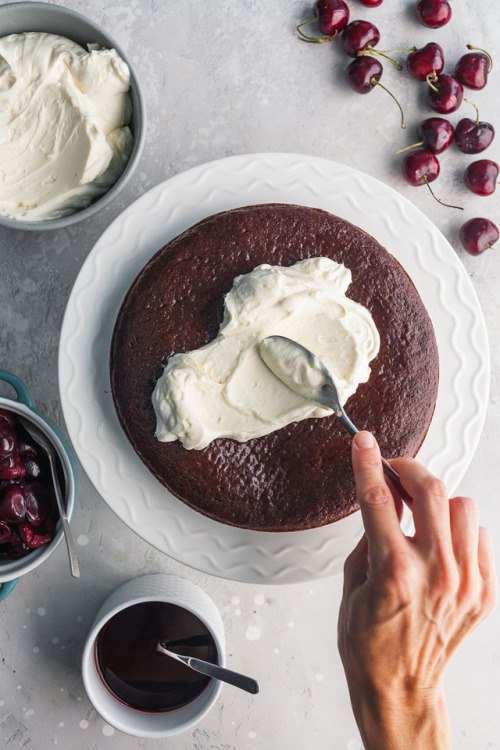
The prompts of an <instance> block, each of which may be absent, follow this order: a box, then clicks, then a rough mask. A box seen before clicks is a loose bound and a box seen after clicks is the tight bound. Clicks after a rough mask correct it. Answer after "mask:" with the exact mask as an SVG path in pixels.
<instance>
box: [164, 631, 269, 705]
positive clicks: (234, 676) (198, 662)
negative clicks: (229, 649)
mask: <svg viewBox="0 0 500 750" xmlns="http://www.w3.org/2000/svg"><path fill="white" fill-rule="evenodd" d="M167 645H169V644H166V643H165V642H164V641H158V643H157V644H156V650H157V651H158V652H159V653H160V654H166V655H167V656H170V657H171V658H172V659H176V660H177V661H180V662H182V663H183V664H185V665H186V666H187V667H189V668H190V669H194V671H195V672H200V674H204V675H206V676H207V677H214V678H215V679H216V680H220V681H221V682H227V683H228V684H229V685H234V687H237V688H241V689H242V690H246V691H247V693H253V694H254V695H255V694H256V693H258V692H259V689H260V688H259V683H258V682H257V680H253V679H252V678H251V677H246V676H245V675H243V674H240V673H239V672H233V671H232V670H230V669H225V668H224V667H219V665H218V664H212V663H211V662H208V661H203V660H202V659H196V658H195V657H194V656H182V655H181V654H176V653H175V652H174V651H170V650H169V649H168V648H166V646H167Z"/></svg>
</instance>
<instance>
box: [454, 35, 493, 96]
mask: <svg viewBox="0 0 500 750" xmlns="http://www.w3.org/2000/svg"><path fill="white" fill-rule="evenodd" d="M467 47H468V49H472V50H477V52H468V53H467V54H466V55H462V57H461V58H460V60H459V61H458V62H457V65H456V67H455V78H458V80H459V81H460V83H461V84H462V85H463V86H466V87H467V88H468V89H475V90H479V89H484V87H485V86H486V84H487V82H488V73H489V72H490V70H491V66H492V64H493V61H492V59H491V55H489V54H488V52H485V51H484V50H480V49H478V47H473V46H472V45H471V44H468V45H467Z"/></svg>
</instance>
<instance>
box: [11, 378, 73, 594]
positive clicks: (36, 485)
mask: <svg viewBox="0 0 500 750" xmlns="http://www.w3.org/2000/svg"><path fill="white" fill-rule="evenodd" d="M0 381H4V382H6V383H8V384H9V385H11V386H12V387H13V388H14V390H15V392H16V396H17V398H16V399H11V398H6V397H0V600H2V599H4V598H5V597H6V596H7V594H9V593H10V592H11V591H12V589H13V588H14V586H15V584H16V583H17V580H18V579H19V577H20V576H22V575H25V574H26V573H29V572H30V571H31V570H33V569H34V568H36V567H37V566H38V565H40V564H41V563H42V562H43V561H44V560H45V559H46V558H47V557H48V556H49V555H50V554H51V553H52V552H53V551H54V550H55V548H56V547H57V545H58V544H59V542H60V541H61V539H62V538H63V530H62V527H61V523H60V521H59V512H58V510H57V502H56V498H55V493H54V484H53V480H52V473H51V470H50V464H49V460H48V457H47V455H46V453H45V451H44V450H43V448H42V447H41V446H39V445H38V443H36V441H35V440H34V439H33V438H32V437H31V436H30V435H29V434H28V432H27V431H26V430H25V429H24V427H23V425H22V424H21V422H20V419H19V417H23V418H24V419H27V420H29V421H30V422H32V423H33V424H34V425H35V426H37V427H38V428H40V429H41V430H43V432H44V434H45V435H46V436H47V438H48V439H49V440H50V442H51V443H52V445H53V446H54V448H55V450H56V454H57V472H58V479H59V484H60V486H61V490H62V494H63V499H64V501H65V505H66V508H67V512H68V517H69V518H71V515H72V513H73V509H74V505H75V498H76V476H77V474H76V463H75V458H74V455H73V452H72V450H71V448H70V447H69V446H68V445H67V444H66V443H65V441H64V438H63V437H62V435H61V434H60V433H59V431H58V429H57V427H55V425H53V424H52V423H51V422H50V421H49V420H48V419H47V418H46V417H44V416H42V415H41V414H39V412H38V411H37V410H36V408H35V404H34V402H33V399H32V397H31V394H30V392H29V391H28V389H27V388H26V386H25V384H24V383H23V382H22V380H20V379H19V378H18V377H16V376H15V375H13V374H12V373H10V372H7V371H6V370H0Z"/></svg>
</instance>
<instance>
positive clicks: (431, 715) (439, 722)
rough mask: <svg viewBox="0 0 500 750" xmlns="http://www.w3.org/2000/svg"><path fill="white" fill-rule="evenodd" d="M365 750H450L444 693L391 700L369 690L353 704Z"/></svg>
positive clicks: (440, 690) (434, 692)
mask: <svg viewBox="0 0 500 750" xmlns="http://www.w3.org/2000/svg"><path fill="white" fill-rule="evenodd" d="M352 703H353V710H354V715H355V717H356V721H357V724H358V727H359V730H360V733H361V736H362V739H363V742H364V746H365V750H407V749H408V748H412V750H429V748H433V750H450V748H451V742H450V731H449V719H448V711H447V708H446V701H445V697H444V691H443V690H442V688H441V689H439V690H437V691H432V692H421V693H418V694H415V693H413V694H411V695H405V694H404V691H402V692H399V693H397V694H394V695H392V696H389V695H388V694H384V695H380V694H379V693H377V692H376V691H374V690H369V691H367V692H365V693H364V695H358V697H357V699H356V701H354V700H353V701H352Z"/></svg>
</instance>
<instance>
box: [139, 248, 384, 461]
mask: <svg viewBox="0 0 500 750" xmlns="http://www.w3.org/2000/svg"><path fill="white" fill-rule="evenodd" d="M350 283H351V272H350V270H349V269H348V268H346V267H345V266H344V265H342V264H338V263H335V262H334V261H332V260H330V259H329V258H308V259H306V260H301V261H299V262H298V263H295V265H293V266H290V267H282V266H269V265H267V264H263V265H260V266H257V268H255V269H254V270H253V271H252V272H251V273H248V274H245V275H243V276H238V277H237V278H236V279H235V280H234V282H233V286H232V289H231V291H230V292H229V294H228V295H227V296H226V298H225V304H224V308H225V309H224V319H223V321H222V324H221V326H220V329H219V333H218V335H217V337H216V338H215V339H214V340H213V341H211V342H210V343H208V344H206V345H205V346H202V347H200V348H199V349H196V350H194V351H191V352H186V353H182V354H174V355H173V356H172V357H170V359H169V360H168V362H167V365H166V367H165V370H164V372H163V375H162V376H161V378H160V379H159V380H158V382H157V384H156V387H155V389H154V392H153V406H154V409H155V413H156V418H157V425H156V437H157V439H158V440H160V441H165V442H166V441H172V440H180V441H181V442H182V444H183V445H184V447H185V448H189V449H191V448H193V449H201V448H205V447H206V446H207V445H208V444H209V443H210V442H211V441H212V440H215V439H216V438H222V437H224V438H231V439H233V440H237V441H240V442H243V441H246V440H251V439H252V438H256V437H262V436H263V435H267V434H269V433H270V432H273V431H274V430H278V429H280V428H281V427H284V426H285V425H287V424H290V423H291V422H297V421H300V420H302V419H307V418H308V417H326V416H329V415H331V414H332V411H331V410H330V409H326V408H324V407H319V406H318V405H317V404H316V403H314V402H312V401H309V400H307V399H305V398H303V397H302V396H299V395H298V394H296V393H294V392H293V391H292V390H290V388H288V387H287V386H286V385H284V383H282V382H281V380H279V379H278V378H277V377H276V376H275V375H273V374H272V372H271V371H270V370H269V369H268V368H267V367H266V365H265V364H264V362H263V361H262V359H261V357H260V354H259V346H260V343H261V341H262V339H264V338H266V337H267V336H272V335H280V336H286V337H288V338H291V339H293V340H295V341H298V342H299V344H302V345H303V346H305V347H306V348H307V349H310V350H311V351H312V352H313V353H314V354H316V356H318V357H319V358H320V359H322V360H323V362H325V364H326V365H327V366H328V367H329V369H330V370H331V372H332V373H333V375H334V377H335V381H336V384H337V387H338V391H339V396H340V399H341V402H342V404H344V403H345V402H346V401H347V399H348V398H349V396H351V395H352V394H353V393H354V392H355V391H356V388H357V387H358V385H359V384H360V383H364V382H366V381H367V380H368V378H369V376H370V367H369V363H370V361H371V360H372V359H373V358H374V357H376V355H377V353H378V350H379V346H380V339H379V335H378V331H377V329H376V327H375V324H374V322H373V319H372V316H371V314H370V312H369V311H368V310H367V309H366V308H365V307H363V306H362V305H360V304H358V303H357V302H354V300H351V299H349V297H347V296H346V291H347V288H348V287H349V284H350Z"/></svg>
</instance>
